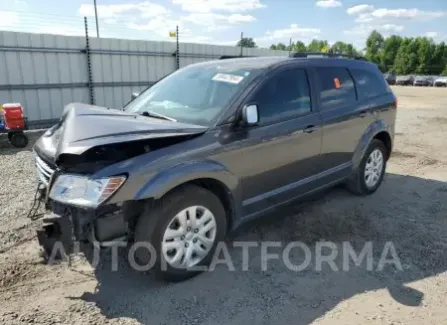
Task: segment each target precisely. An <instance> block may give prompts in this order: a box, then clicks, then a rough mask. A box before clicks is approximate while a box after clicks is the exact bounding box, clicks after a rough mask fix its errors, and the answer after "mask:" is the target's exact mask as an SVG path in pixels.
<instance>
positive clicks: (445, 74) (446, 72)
mask: <svg viewBox="0 0 447 325" xmlns="http://www.w3.org/2000/svg"><path fill="white" fill-rule="evenodd" d="M441 75H442V76H447V65H446V66H445V68H444V70H443V71H442V73H441Z"/></svg>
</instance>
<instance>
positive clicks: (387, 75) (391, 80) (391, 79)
mask: <svg viewBox="0 0 447 325" xmlns="http://www.w3.org/2000/svg"><path fill="white" fill-rule="evenodd" d="M383 76H384V77H385V80H386V82H387V83H388V85H395V84H396V75H395V74H393V73H385V74H384V75H383Z"/></svg>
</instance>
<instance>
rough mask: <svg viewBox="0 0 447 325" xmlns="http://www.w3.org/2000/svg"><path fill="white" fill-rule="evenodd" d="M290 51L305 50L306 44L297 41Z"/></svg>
mask: <svg viewBox="0 0 447 325" xmlns="http://www.w3.org/2000/svg"><path fill="white" fill-rule="evenodd" d="M292 51H294V52H306V51H307V48H306V45H305V44H304V43H303V42H301V41H297V42H296V43H295V44H294V45H293V48H292Z"/></svg>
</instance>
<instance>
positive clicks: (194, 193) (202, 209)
mask: <svg viewBox="0 0 447 325" xmlns="http://www.w3.org/2000/svg"><path fill="white" fill-rule="evenodd" d="M226 228H227V226H226V214H225V209H224V207H223V206H222V203H221V201H220V200H219V199H218V198H217V197H216V196H215V195H214V194H213V193H211V192H210V191H208V190H206V189H204V188H202V187H199V186H196V185H186V186H182V187H181V188H179V189H176V190H174V191H173V192H171V193H168V194H167V195H166V196H165V197H163V198H161V199H160V200H158V201H156V202H155V204H154V206H152V207H149V208H147V209H146V212H144V213H143V214H142V215H141V216H140V219H139V220H138V222H137V225H136V229H135V242H136V243H139V244H141V243H149V244H150V245H151V246H152V247H153V248H154V249H155V252H156V259H155V265H154V266H155V270H156V272H157V274H158V275H159V276H161V277H162V278H163V279H165V280H167V281H182V280H186V279H188V278H191V277H193V276H195V275H197V274H199V273H200V272H201V271H200V270H198V268H197V267H198V266H200V267H204V266H205V267H206V266H208V265H209V264H210V262H211V260H212V257H213V253H214V251H215V249H216V246H217V243H218V242H219V241H222V240H223V239H224V238H225V235H226ZM135 258H136V260H137V261H138V262H139V263H140V264H143V265H147V264H148V263H149V261H150V259H151V255H150V252H149V251H148V250H147V249H144V248H142V249H138V250H137V251H136V252H135Z"/></svg>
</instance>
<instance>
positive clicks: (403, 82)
mask: <svg viewBox="0 0 447 325" xmlns="http://www.w3.org/2000/svg"><path fill="white" fill-rule="evenodd" d="M413 82H414V77H413V76H398V77H397V78H396V85H400V86H409V85H413Z"/></svg>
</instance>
